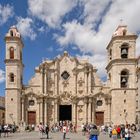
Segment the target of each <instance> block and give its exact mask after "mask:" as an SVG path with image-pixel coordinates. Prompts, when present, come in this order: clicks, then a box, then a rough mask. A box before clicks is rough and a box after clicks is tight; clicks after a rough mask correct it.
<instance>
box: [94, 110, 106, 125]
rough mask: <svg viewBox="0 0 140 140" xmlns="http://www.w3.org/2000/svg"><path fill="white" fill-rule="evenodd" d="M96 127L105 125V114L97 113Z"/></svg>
mask: <svg viewBox="0 0 140 140" xmlns="http://www.w3.org/2000/svg"><path fill="white" fill-rule="evenodd" d="M95 118H96V125H103V124H104V112H96V117H95Z"/></svg>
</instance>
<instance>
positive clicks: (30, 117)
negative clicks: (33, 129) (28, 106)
mask: <svg viewBox="0 0 140 140" xmlns="http://www.w3.org/2000/svg"><path fill="white" fill-rule="evenodd" d="M28 124H31V125H32V124H36V112H35V111H28Z"/></svg>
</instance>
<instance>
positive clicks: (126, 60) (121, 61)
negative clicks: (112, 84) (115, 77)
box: [106, 58, 137, 70]
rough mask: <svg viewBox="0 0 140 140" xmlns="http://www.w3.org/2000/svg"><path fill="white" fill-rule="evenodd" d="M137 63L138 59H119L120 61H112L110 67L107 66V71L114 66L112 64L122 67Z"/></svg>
mask: <svg viewBox="0 0 140 140" xmlns="http://www.w3.org/2000/svg"><path fill="white" fill-rule="evenodd" d="M132 62H133V63H137V59H136V58H129V59H128V58H127V59H121V58H119V59H114V60H111V61H110V62H109V63H108V65H107V66H106V70H108V69H109V68H110V67H111V66H112V64H113V63H115V64H118V63H121V64H122V65H123V64H124V63H125V64H126V63H132Z"/></svg>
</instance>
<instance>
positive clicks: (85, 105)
mask: <svg viewBox="0 0 140 140" xmlns="http://www.w3.org/2000/svg"><path fill="white" fill-rule="evenodd" d="M87 104H88V100H87V98H84V123H87V122H88V110H87V109H88V106H87Z"/></svg>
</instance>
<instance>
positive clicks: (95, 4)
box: [80, 0, 112, 27]
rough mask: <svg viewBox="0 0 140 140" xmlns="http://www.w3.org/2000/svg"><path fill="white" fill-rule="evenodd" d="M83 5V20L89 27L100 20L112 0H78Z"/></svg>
mask: <svg viewBox="0 0 140 140" xmlns="http://www.w3.org/2000/svg"><path fill="white" fill-rule="evenodd" d="M80 1H81V2H82V5H83V6H84V12H83V16H84V22H85V24H88V26H89V25H90V26H91V27H94V26H96V24H97V23H98V22H99V21H100V20H101V18H102V15H103V14H104V12H105V10H106V9H107V8H108V5H109V4H110V3H111V1H112V0H80Z"/></svg>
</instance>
